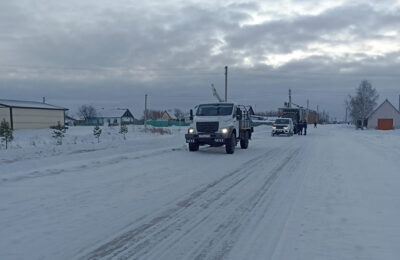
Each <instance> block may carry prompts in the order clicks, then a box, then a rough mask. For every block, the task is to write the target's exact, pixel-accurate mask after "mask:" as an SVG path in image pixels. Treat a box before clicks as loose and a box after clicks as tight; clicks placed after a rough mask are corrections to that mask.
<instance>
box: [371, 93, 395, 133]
mask: <svg viewBox="0 0 400 260" xmlns="http://www.w3.org/2000/svg"><path fill="white" fill-rule="evenodd" d="M367 120H368V122H367V126H368V128H372V129H379V130H392V129H395V128H400V112H399V110H397V109H396V108H395V107H394V106H393V105H392V104H391V103H390V102H389V100H387V99H386V100H385V101H384V102H383V103H382V104H381V105H380V106H379V107H378V108H377V109H375V110H374V111H373V112H372V113H371V114H370V115H369V116H368V118H367Z"/></svg>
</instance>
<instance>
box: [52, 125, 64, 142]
mask: <svg viewBox="0 0 400 260" xmlns="http://www.w3.org/2000/svg"><path fill="white" fill-rule="evenodd" d="M52 129H53V138H54V139H56V140H57V145H62V139H63V138H64V136H65V135H64V134H65V132H66V131H67V129H66V128H65V127H64V126H63V125H62V124H61V123H60V122H58V124H57V125H56V126H54V127H52Z"/></svg>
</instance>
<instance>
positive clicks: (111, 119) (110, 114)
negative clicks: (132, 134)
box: [97, 109, 135, 126]
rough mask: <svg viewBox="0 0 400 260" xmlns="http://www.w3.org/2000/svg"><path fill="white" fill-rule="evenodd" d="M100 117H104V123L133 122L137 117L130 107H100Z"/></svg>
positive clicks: (119, 123)
mask: <svg viewBox="0 0 400 260" xmlns="http://www.w3.org/2000/svg"><path fill="white" fill-rule="evenodd" d="M98 113H99V115H98V116H97V117H98V118H102V120H103V123H104V125H109V126H112V125H121V122H122V123H123V124H133V122H134V120H135V118H134V117H133V114H132V113H131V111H129V109H99V110H98Z"/></svg>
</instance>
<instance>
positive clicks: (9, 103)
mask: <svg viewBox="0 0 400 260" xmlns="http://www.w3.org/2000/svg"><path fill="white" fill-rule="evenodd" d="M0 105H3V106H6V107H15V108H37V109H51V110H68V109H67V108H64V107H58V106H54V105H50V104H47V103H43V102H37V101H22V100H9V99H0Z"/></svg>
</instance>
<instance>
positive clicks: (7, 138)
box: [0, 119, 14, 149]
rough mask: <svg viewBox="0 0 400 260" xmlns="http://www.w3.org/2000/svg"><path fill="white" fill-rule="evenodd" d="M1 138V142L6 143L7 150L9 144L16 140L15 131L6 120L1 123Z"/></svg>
mask: <svg viewBox="0 0 400 260" xmlns="http://www.w3.org/2000/svg"><path fill="white" fill-rule="evenodd" d="M0 137H1V141H2V142H5V143H6V149H7V148H8V143H9V142H11V141H12V140H13V139H14V136H13V130H12V129H11V127H10V124H9V123H8V122H7V121H6V120H5V119H3V121H1V123H0Z"/></svg>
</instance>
